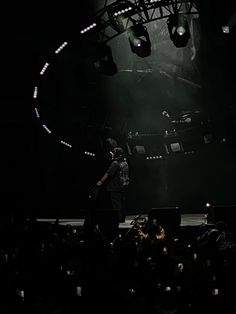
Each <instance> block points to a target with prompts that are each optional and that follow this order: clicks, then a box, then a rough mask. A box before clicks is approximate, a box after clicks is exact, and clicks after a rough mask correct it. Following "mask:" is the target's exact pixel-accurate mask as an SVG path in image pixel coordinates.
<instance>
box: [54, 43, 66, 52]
mask: <svg viewBox="0 0 236 314" xmlns="http://www.w3.org/2000/svg"><path fill="white" fill-rule="evenodd" d="M66 45H68V42H66V41H65V42H64V43H63V44H62V45H61V46H60V47H59V48H57V50H56V51H55V53H56V54H58V53H59V52H60V51H62V49H64V48H65V46H66Z"/></svg>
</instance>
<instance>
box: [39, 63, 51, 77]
mask: <svg viewBox="0 0 236 314" xmlns="http://www.w3.org/2000/svg"><path fill="white" fill-rule="evenodd" d="M48 66H49V63H47V62H46V63H45V65H44V66H43V68H42V70H41V71H40V75H43V74H44V73H45V71H46V70H47V68H48Z"/></svg>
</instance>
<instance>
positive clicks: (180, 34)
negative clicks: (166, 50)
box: [167, 13, 190, 48]
mask: <svg viewBox="0 0 236 314" xmlns="http://www.w3.org/2000/svg"><path fill="white" fill-rule="evenodd" d="M167 25H168V30H169V35H170V39H171V40H172V41H173V43H174V45H175V46H176V47H177V48H181V47H185V46H186V45H187V43H188V40H189V38H190V29H189V25H188V21H187V17H186V16H185V15H184V14H183V13H177V14H172V15H170V16H169V18H168V20H167Z"/></svg>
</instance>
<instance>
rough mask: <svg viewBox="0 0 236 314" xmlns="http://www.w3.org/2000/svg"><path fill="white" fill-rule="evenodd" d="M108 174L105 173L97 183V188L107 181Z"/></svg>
mask: <svg viewBox="0 0 236 314" xmlns="http://www.w3.org/2000/svg"><path fill="white" fill-rule="evenodd" d="M108 177H109V176H108V174H107V173H105V174H104V176H103V177H102V178H101V179H100V180H99V181H98V182H97V184H96V185H97V186H101V185H102V184H103V183H104V182H105V181H106V180H107V179H108Z"/></svg>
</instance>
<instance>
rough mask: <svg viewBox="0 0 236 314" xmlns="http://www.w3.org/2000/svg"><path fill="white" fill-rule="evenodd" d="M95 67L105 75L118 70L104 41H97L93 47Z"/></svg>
mask: <svg viewBox="0 0 236 314" xmlns="http://www.w3.org/2000/svg"><path fill="white" fill-rule="evenodd" d="M94 67H95V69H96V70H97V71H98V72H100V73H103V74H106V75H114V74H116V73H117V72H118V69H117V65H116V64H115V62H114V60H113V57H112V51H111V47H109V46H108V45H106V44H104V43H99V44H97V46H96V49H95V56H94Z"/></svg>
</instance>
